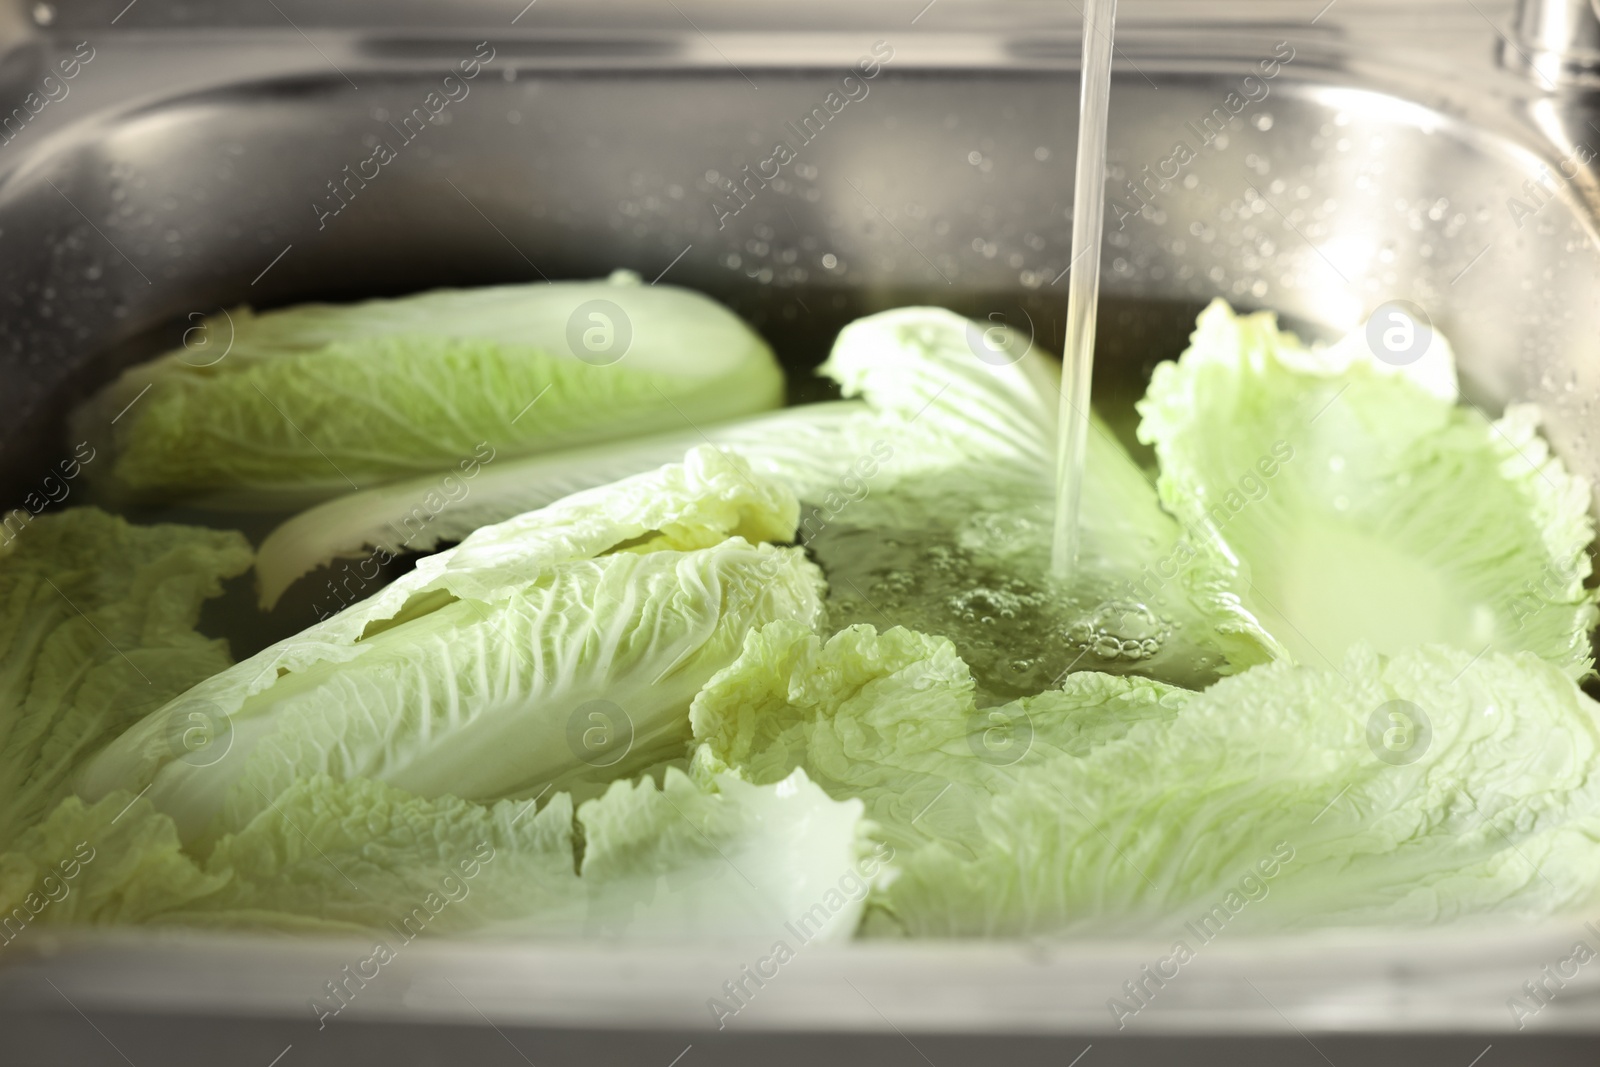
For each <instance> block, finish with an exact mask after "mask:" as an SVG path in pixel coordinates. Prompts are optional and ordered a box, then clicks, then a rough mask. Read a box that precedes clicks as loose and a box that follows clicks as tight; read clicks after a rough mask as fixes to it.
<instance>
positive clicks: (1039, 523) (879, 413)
mask: <svg viewBox="0 0 1600 1067" xmlns="http://www.w3.org/2000/svg"><path fill="white" fill-rule="evenodd" d="M976 329H977V327H976V326H975V324H973V323H971V322H969V321H968V320H966V319H964V318H962V317H960V316H958V315H955V314H952V313H951V312H948V311H943V310H940V309H936V308H902V309H899V310H896V311H890V312H884V313H882V314H879V315H874V316H871V317H868V318H866V319H862V320H860V321H858V322H856V323H853V324H851V325H850V326H849V327H847V328H846V329H845V330H844V331H843V332H842V333H841V334H840V336H839V340H838V343H837V344H836V345H835V346H834V350H833V353H832V355H831V356H830V358H829V360H828V362H827V363H826V364H824V366H823V367H822V373H824V374H826V375H828V376H829V377H831V378H833V379H834V380H835V381H836V382H838V383H839V386H840V388H841V390H842V391H843V392H844V394H845V395H846V396H847V397H860V398H862V401H864V403H862V402H861V401H857V402H843V403H832V404H822V405H814V406H810V407H802V408H794V409H789V410H786V411H783V412H778V413H774V414H771V415H764V416H758V417H756V418H753V419H749V420H745V421H742V422H736V423H730V424H728V425H726V426H724V427H721V428H719V429H713V430H709V431H707V434H706V437H707V438H708V439H709V440H710V441H712V442H714V443H715V444H717V445H718V446H719V447H724V448H730V449H733V450H735V451H737V452H738V453H740V454H741V455H743V456H746V457H748V459H749V460H750V462H751V465H752V466H753V467H754V468H755V469H756V470H758V471H761V472H763V473H766V474H770V475H772V476H774V477H776V478H778V479H781V480H782V481H784V482H785V483H786V484H788V485H789V486H790V487H791V488H792V489H793V490H794V492H795V494H796V496H797V497H799V499H800V500H801V501H802V503H803V505H804V506H803V507H802V510H801V514H800V526H799V534H798V536H799V539H800V540H801V541H802V542H804V543H805V544H807V545H808V546H809V547H810V548H811V549H812V550H813V551H815V552H816V553H817V554H818V556H819V558H820V559H821V560H822V561H823V564H824V567H825V569H828V570H830V571H834V570H838V571H839V573H840V574H842V575H843V577H842V578H841V579H838V580H835V581H834V582H833V583H832V588H831V595H832V601H833V604H834V608H835V611H836V613H837V614H838V620H837V621H838V622H840V623H847V622H858V621H859V622H871V623H873V624H875V625H878V626H886V625H888V623H886V622H885V621H884V619H883V618H882V617H881V614H880V612H879V610H877V609H874V608H873V607H872V606H871V604H869V603H867V601H869V600H870V601H871V602H873V603H877V604H879V605H880V606H881V604H882V602H883V601H884V600H885V598H886V595H885V594H882V593H879V594H877V595H874V594H873V593H872V592H871V591H870V590H867V589H862V588H859V587H861V585H862V583H863V582H865V583H866V584H867V585H870V584H871V583H872V582H874V581H876V580H877V579H876V578H875V577H873V576H872V574H870V573H869V572H871V571H873V570H874V569H878V570H885V571H887V570H893V569H895V567H896V565H897V564H900V563H904V562H905V561H904V560H903V559H902V560H898V561H883V560H880V559H878V558H876V557H875V556H874V555H873V553H875V552H878V553H881V551H882V549H883V543H884V541H885V538H886V537H887V538H891V539H894V538H899V539H900V540H903V541H905V542H907V543H910V542H912V541H915V542H916V544H917V546H918V547H920V548H926V549H928V550H929V551H938V550H939V547H940V546H943V545H948V544H950V543H952V542H955V543H957V544H960V543H962V542H975V543H977V544H979V545H980V546H981V549H982V554H983V555H984V557H985V561H986V563H987V564H989V565H991V566H993V567H994V568H996V569H998V570H999V571H1001V572H1002V574H1001V575H1000V576H999V577H998V578H997V579H996V580H997V581H1000V582H1005V581H1017V580H1019V579H1018V576H1019V575H1020V576H1022V578H1021V579H1020V580H1022V581H1023V583H1024V585H1026V586H1028V588H1027V590H1026V592H1025V594H1024V595H1025V596H1026V597H1027V599H1028V601H1029V604H1030V605H1031V607H1030V611H1031V612H1032V613H1031V614H1030V615H1028V616H1026V617H1019V618H1017V620H1016V622H1015V623H1014V624H1013V625H1014V626H1015V628H1017V629H1018V630H1019V631H1022V632H1027V633H1037V632H1039V631H1041V630H1043V629H1046V628H1051V627H1054V628H1058V629H1059V630H1060V631H1061V637H1060V641H1059V643H1058V646H1057V647H1058V649H1059V650H1061V651H1062V652H1063V653H1064V654H1063V655H1062V656H1060V657H1058V658H1050V659H1049V660H1048V661H1045V660H1041V661H1040V662H1038V663H1035V664H1033V665H1031V666H1030V668H1029V669H1028V672H1027V673H1028V677H1026V678H1013V677H1002V676H1003V675H1005V672H1006V671H1007V670H1008V669H1009V661H1005V662H1001V661H1000V657H999V653H998V651H997V648H996V647H994V644H993V641H992V639H989V640H990V641H991V644H990V647H989V648H988V649H987V654H986V655H985V656H984V657H983V658H984V662H985V665H986V666H989V665H990V664H989V660H995V661H996V662H995V663H994V664H993V665H992V666H993V669H992V670H990V671H987V672H986V677H989V676H991V675H992V676H994V677H995V679H996V681H995V684H996V685H997V686H1000V687H1001V688H1005V687H1006V686H1009V687H1010V688H1011V689H1012V690H1014V691H1015V692H1024V691H1035V692H1036V691H1038V690H1040V689H1044V688H1049V687H1050V685H1051V684H1052V683H1053V681H1054V680H1055V679H1056V678H1057V677H1058V676H1059V675H1061V674H1064V673H1065V672H1066V669H1067V668H1068V667H1069V666H1079V667H1093V666H1098V667H1101V668H1102V669H1106V670H1112V671H1118V672H1123V671H1134V670H1138V671H1142V672H1144V673H1149V674H1153V675H1155V676H1157V677H1162V678H1165V679H1167V680H1170V681H1177V682H1185V683H1189V684H1203V683H1204V682H1205V681H1209V680H1210V679H1212V678H1214V677H1216V675H1217V674H1218V673H1219V672H1227V671H1232V670H1238V669H1242V668H1243V667H1245V666H1248V665H1250V664H1251V663H1256V662H1263V661H1265V660H1266V659H1267V658H1268V652H1267V649H1266V647H1265V646H1263V645H1262V644H1261V643H1260V642H1259V641H1258V640H1257V638H1256V636H1255V633H1254V631H1253V630H1250V631H1248V632H1244V633H1242V634H1241V633H1235V632H1233V631H1234V630H1239V629H1242V628H1243V627H1242V624H1241V623H1240V622H1239V620H1237V619H1235V609H1234V606H1233V604H1232V602H1231V600H1229V599H1228V598H1226V597H1220V598H1219V597H1215V596H1211V595H1210V592H1209V590H1201V593H1202V594H1205V595H1203V596H1202V595H1197V594H1195V593H1193V592H1192V591H1191V590H1190V589H1189V588H1188V587H1187V586H1186V585H1184V584H1183V583H1180V582H1171V583H1167V582H1164V581H1155V582H1152V581H1151V580H1150V578H1151V575H1152V574H1154V573H1155V571H1156V570H1158V569H1162V568H1165V567H1166V566H1167V565H1168V563H1169V562H1171V560H1172V559H1173V558H1174V555H1175V553H1176V552H1177V546H1178V544H1179V537H1180V530H1179V527H1178V526H1177V524H1175V523H1174V522H1173V521H1172V519H1171V518H1169V517H1168V516H1167V515H1166V514H1165V513H1163V512H1162V510H1161V507H1160V505H1159V503H1158V502H1157V499H1156V495H1155V492H1154V490H1153V488H1152V486H1151V484H1150V481H1149V479H1148V478H1147V476H1146V475H1145V474H1144V472H1143V471H1141V470H1140V469H1139V468H1138V466H1137V465H1136V464H1135V463H1134V462H1133V461H1132V459H1131V458H1129V456H1128V455H1127V453H1126V451H1125V450H1124V449H1123V448H1122V446H1121V445H1120V444H1118V443H1117V442H1116V440H1115V439H1114V438H1113V437H1112V435H1111V433H1110V431H1109V430H1108V429H1107V428H1106V427H1105V425H1104V424H1103V423H1102V422H1100V421H1099V420H1098V419H1097V420H1096V421H1095V423H1094V427H1093V431H1092V432H1091V434H1090V451H1089V456H1088V463H1087V471H1086V479H1087V481H1086V484H1085V487H1084V502H1083V525H1084V534H1083V550H1082V558H1083V567H1082V575H1081V578H1080V581H1079V585H1078V587H1077V588H1076V590H1075V595H1076V597H1077V600H1078V607H1079V608H1081V610H1079V611H1077V613H1076V614H1075V615H1074V614H1073V613H1072V612H1056V611H1054V610H1053V608H1052V604H1053V603H1054V600H1055V599H1056V597H1055V594H1054V592H1053V591H1052V590H1049V589H1046V588H1044V587H1043V577H1042V575H1043V563H1042V559H1043V557H1044V556H1045V555H1046V554H1047V551H1048V547H1047V541H1048V527H1049V522H1050V517H1049V500H1050V493H1051V492H1052V489H1051V487H1052V486H1053V484H1054V483H1053V473H1052V464H1053V447H1054V446H1053V441H1054V434H1055V404H1056V399H1055V397H1056V392H1057V389H1058V381H1059V373H1058V369H1057V368H1056V367H1055V366H1054V365H1053V364H1052V363H1051V361H1050V360H1049V359H1047V358H1046V357H1045V355H1044V354H1043V353H1042V352H1041V351H1039V350H1038V349H1036V348H1032V347H1030V346H1029V345H1028V344H1027V343H1026V342H1025V341H1024V340H1023V339H1021V338H1019V337H1018V336H1017V335H1015V334H1011V333H1008V332H1005V331H1002V333H1003V334H1004V337H1003V343H1000V342H997V341H994V340H993V339H990V341H988V342H987V343H988V344H990V346H991V348H997V349H998V350H1003V351H1006V352H1011V353H1014V355H1015V358H1014V359H1013V360H1012V361H1011V362H1009V363H1006V362H1000V363H995V362H989V361H985V360H983V359H980V358H979V357H978V356H977V355H976V354H975V348H974V342H973V335H974V331H975V330H976ZM988 350H989V349H985V351H988ZM1008 358H1009V357H1008ZM684 444H685V438H684V437H680V436H675V435H674V436H667V437H664V438H660V439H657V440H640V441H633V442H626V443H621V444H617V445H612V446H604V447H600V448H595V449H588V450H581V451H576V452H570V453H562V454H558V455H552V456H549V457H541V458H539V459H535V460H528V461H524V462H522V463H518V464H509V463H508V464H505V465H503V466H500V467H498V468H497V469H496V470H494V471H492V472H487V473H485V474H483V475H481V476H480V478H481V480H480V481H478V482H477V483H475V484H474V485H473V486H472V487H471V488H470V489H469V490H463V491H462V492H461V494H460V496H461V498H462V499H461V500H460V502H459V503H453V502H451V501H450V500H449V499H448V498H447V496H446V494H445V493H444V492H442V491H441V487H440V486H439V485H437V484H432V483H429V482H428V481H427V480H418V481H416V482H413V483H408V484H406V485H396V486H393V487H391V488H389V489H385V490H376V491H372V492H368V493H362V494H357V495H355V496H352V497H349V498H347V499H343V500H339V501H333V502H330V503H328V504H324V505H322V506H321V507H318V508H315V509H312V510H311V511H308V512H306V513H305V514H303V515H301V516H299V517H297V518H295V519H294V520H291V521H290V522H289V523H286V524H285V525H284V526H283V527H281V528H280V529H279V530H277V531H275V532H274V533H273V534H272V535H271V536H270V537H268V538H267V540H266V542H265V543H264V544H263V545H262V549H261V559H260V563H259V576H260V584H261V589H262V595H263V601H264V603H265V604H266V605H268V606H270V605H271V604H272V603H274V602H275V601H276V599H277V597H278V596H280V595H281V594H282V592H283V590H284V589H285V588H287V586H288V585H289V583H290V582H291V581H293V580H294V579H295V578H297V577H299V576H300V575H302V574H304V573H306V572H307V571H309V570H311V569H312V568H313V567H315V566H317V565H318V564H319V563H326V562H328V561H330V560H333V559H335V558H336V557H338V556H342V555H350V554H355V553H360V552H361V550H362V548H363V546H368V545H370V546H377V549H378V551H377V552H376V553H374V554H373V555H372V556H370V557H366V558H362V559H360V560H359V561H358V562H357V563H355V564H346V565H344V566H345V568H349V567H352V566H354V567H356V568H360V567H363V566H369V559H376V560H378V561H381V560H383V559H384V558H385V557H387V556H390V555H392V554H393V553H395V552H397V551H398V550H399V549H400V548H402V547H404V548H407V549H410V550H412V551H417V550H425V549H426V548H428V547H430V546H431V545H433V544H435V543H437V542H438V541H441V540H452V539H455V538H458V537H460V536H464V535H465V534H466V533H467V532H469V531H470V530H471V529H472V528H474V526H475V524H478V523H481V522H485V521H491V520H497V519H501V518H504V517H506V516H508V515H511V514H516V513H518V512H519V511H521V510H524V509H526V508H530V507H536V506H542V505H543V504H544V503H546V502H548V501H549V500H550V499H553V498H557V497H559V496H560V495H561V494H562V493H565V492H570V491H572V490H574V489H576V488H580V487H584V486H587V485H589V484H594V483H599V482H603V481H605V480H607V479H611V478H615V477H617V476H618V475H619V474H621V473H624V472H627V471H630V470H632V469H635V468H636V467H646V466H649V465H652V464H655V463H660V462H663V461H665V460H667V459H669V458H671V457H672V456H673V455H674V454H676V453H677V451H678V450H680V449H681V448H682V447H683V446H684ZM880 564H881V566H880ZM852 566H855V567H856V569H854V570H850V569H848V568H850V567H852ZM910 569H912V570H915V571H918V572H919V573H922V574H928V573H930V572H933V571H934V570H935V569H936V568H935V567H934V565H933V564H931V563H929V562H927V561H914V565H913V566H911V567H910ZM342 573H343V571H342V570H336V575H337V574H342ZM852 583H854V585H852ZM335 584H336V585H337V582H335ZM862 592H865V593H866V596H865V597H863V596H862V595H861V593H862ZM1069 616H1070V617H1069ZM1086 620H1087V621H1086ZM908 621H918V622H920V621H924V620H922V619H918V618H915V617H913V618H911V619H910V620H908ZM986 639H987V638H986ZM976 643H977V642H975V641H958V645H959V646H961V651H962V652H963V653H964V654H967V655H969V656H972V657H974V658H976V657H977V655H978V651H979V650H977V649H975V648H974V647H972V646H974V645H975V644H976ZM1058 659H1059V661H1058Z"/></svg>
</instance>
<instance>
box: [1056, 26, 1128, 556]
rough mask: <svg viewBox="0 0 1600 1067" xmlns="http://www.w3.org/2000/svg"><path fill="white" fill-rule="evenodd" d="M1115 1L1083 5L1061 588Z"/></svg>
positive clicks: (1091, 298)
mask: <svg viewBox="0 0 1600 1067" xmlns="http://www.w3.org/2000/svg"><path fill="white" fill-rule="evenodd" d="M1116 19H1117V0H1084V4H1083V64H1082V66H1083V77H1082V82H1081V85H1080V87H1079V91H1078V160H1077V170H1076V176H1075V178H1074V181H1073V190H1072V259H1071V261H1070V263H1069V270H1068V276H1067V334H1066V344H1065V346H1064V347H1063V349H1062V352H1061V360H1062V363H1061V417H1060V419H1059V422H1058V426H1057V430H1056V510H1055V530H1054V536H1053V537H1052V539H1051V543H1050V572H1051V575H1052V576H1053V577H1054V578H1055V579H1056V580H1057V581H1058V582H1060V583H1061V584H1062V585H1066V584H1067V583H1069V582H1070V581H1071V579H1072V577H1073V573H1074V571H1075V570H1076V569H1077V564H1078V505H1079V501H1080V500H1081V498H1082V495H1083V457H1084V451H1085V449H1086V448H1087V447H1088V442H1089V390H1090V386H1091V384H1092V382H1093V379H1094V330H1095V302H1096V301H1097V300H1098V299H1099V296H1100V240H1101V237H1102V233H1103V231H1104V229H1105V214H1106V193H1105V173H1106V112H1107V108H1108V105H1109V103H1110V100H1111V52H1112V35H1113V32H1114V28H1115V24H1116Z"/></svg>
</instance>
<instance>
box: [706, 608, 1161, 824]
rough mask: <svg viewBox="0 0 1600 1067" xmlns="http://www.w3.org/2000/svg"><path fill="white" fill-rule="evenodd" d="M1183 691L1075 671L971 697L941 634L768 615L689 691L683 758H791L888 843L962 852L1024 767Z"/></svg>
mask: <svg viewBox="0 0 1600 1067" xmlns="http://www.w3.org/2000/svg"><path fill="white" fill-rule="evenodd" d="M1187 696H1188V694H1187V693H1186V692H1185V691H1184V690H1181V689H1175V688H1172V687H1171V686H1166V685H1163V684H1162V683H1160V682H1153V681H1149V680H1146V679H1142V678H1119V677H1114V676H1112V675H1107V674H1099V673H1094V672H1078V673H1075V674H1072V675H1069V676H1068V677H1067V678H1066V679H1065V682H1064V685H1063V687H1062V688H1061V689H1059V690H1053V691H1050V692H1046V693H1041V694H1039V695H1037V696H1033V697H1025V698H1023V699H1021V700H1019V701H1015V702H1013V703H1010V704H1006V705H1004V706H1000V707H991V708H986V709H983V710H979V708H978V706H977V703H976V699H975V686H974V683H973V679H972V675H971V673H970V672H969V671H968V669H967V666H966V664H965V663H963V662H962V661H961V659H960V657H959V656H957V655H956V651H955V647H954V646H953V645H952V644H951V643H950V641H949V640H947V639H946V638H943V637H930V636H928V635H926V634H920V633H916V632H913V631H910V630H906V629H902V628H900V627H896V628H894V629H892V630H889V631H887V632H885V633H881V634H880V633H877V632H875V631H874V630H873V629H872V628H871V627H869V626H852V627H850V628H848V629H846V630H842V631H840V632H839V633H837V634H835V635H834V636H833V637H831V638H829V639H828V640H827V641H825V642H824V641H823V640H822V639H820V638H819V637H817V636H816V635H815V634H814V633H811V632H810V631H808V630H806V629H804V628H803V627H800V626H797V625H795V624H793V623H786V622H775V623H769V624H768V625H767V626H765V627H763V628H762V629H761V630H759V631H756V632H754V633H752V634H751V635H750V636H749V637H748V638H747V639H746V641H745V646H744V651H743V653H742V654H741V655H740V657H739V659H738V660H737V661H736V662H734V663H733V664H732V665H730V666H729V667H727V668H726V669H724V670H723V671H721V672H720V673H718V674H717V675H716V677H714V678H713V679H712V680H711V681H710V682H708V683H707V684H706V687H705V689H703V690H702V691H701V692H700V695H699V696H697V697H696V698H695V701H694V706H693V708H692V709H691V711H690V719H691V721H692V723H693V725H694V734H695V740H696V741H697V742H699V748H698V749H697V751H696V753H695V759H694V770H695V772H696V773H697V774H700V775H711V774H715V773H718V772H721V771H723V770H726V769H730V768H731V769H733V770H736V771H737V772H738V773H740V774H741V775H743V776H745V777H747V778H748V779H749V780H750V781H753V782H762V783H764V782H772V781H778V780H780V779H782V778H783V777H784V776H785V775H787V774H789V773H791V772H792V771H793V770H794V768H796V767H800V768H804V770H805V772H806V774H807V775H808V776H809V777H810V778H811V780H812V781H814V782H816V783H817V784H818V785H820V786H821V787H822V788H823V789H825V790H827V791H828V793H829V795H831V796H834V797H859V798H860V799H861V800H863V801H864V802H865V803H866V805H867V816H868V818H869V819H871V820H872V822H873V824H874V826H875V828H876V831H877V832H878V834H879V835H880V836H882V837H883V839H884V840H885V841H887V842H888V843H889V844H891V845H892V846H893V847H894V848H896V849H902V850H903V849H907V848H911V847H914V846H916V845H919V844H924V843H927V842H929V841H934V840H937V841H943V842H945V843H946V844H948V845H949V846H950V847H952V848H954V849H957V850H963V849H964V850H967V851H969V852H970V851H971V850H974V849H977V848H980V847H981V845H982V841H983V836H982V830H981V828H980V827H979V826H978V823H977V818H976V817H977V815H978V814H979V813H980V812H981V811H983V810H985V809H986V808H987V807H988V804H989V802H990V800H991V799H992V798H993V797H994V796H996V795H999V794H1003V793H1004V792H1005V791H1006V790H1007V789H1008V788H1010V787H1011V786H1012V785H1013V784H1014V783H1015V782H1016V781H1017V780H1018V776H1019V775H1020V774H1022V773H1023V772H1024V771H1025V770H1027V769H1028V768H1032V767H1035V766H1038V765H1040V764H1041V763H1044V762H1048V761H1049V760H1051V759H1054V758H1056V757H1059V756H1063V755H1067V754H1072V755H1083V754H1086V753H1087V752H1088V751H1089V750H1090V749H1092V748H1094V747H1095V746H1097V745H1100V744H1103V743H1106V742H1107V741H1110V740H1114V739H1115V738H1117V737H1120V736H1122V734H1124V733H1126V732H1127V731H1128V730H1129V729H1130V728H1132V726H1133V725H1134V724H1135V723H1138V722H1143V721H1145V720H1146V719H1153V720H1158V721H1161V720H1166V719H1169V718H1171V717H1172V716H1173V715H1174V714H1176V713H1177V711H1178V709H1180V708H1181V707H1182V706H1183V702H1184V699H1185V697H1187Z"/></svg>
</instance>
